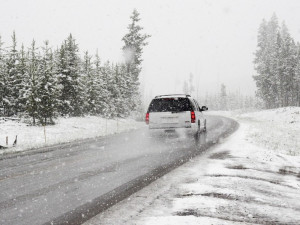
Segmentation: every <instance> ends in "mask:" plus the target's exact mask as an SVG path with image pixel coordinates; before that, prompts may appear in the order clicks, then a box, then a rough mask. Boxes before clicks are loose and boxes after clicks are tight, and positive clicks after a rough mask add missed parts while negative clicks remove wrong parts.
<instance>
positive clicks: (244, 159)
mask: <svg viewBox="0 0 300 225" xmlns="http://www.w3.org/2000/svg"><path fill="white" fill-rule="evenodd" d="M225 113H226V112H224V113H223V115H224V114H225ZM217 114H222V112H217ZM226 114H227V115H228V116H232V115H231V114H229V113H228V112H227V113H226ZM234 117H235V119H237V120H238V121H239V123H240V127H239V129H238V130H237V132H235V133H234V134H233V135H232V136H230V137H228V138H226V139H224V142H223V143H221V144H219V145H217V146H215V147H213V148H211V149H209V151H206V152H204V153H203V154H201V155H200V156H198V157H195V158H193V159H192V160H190V162H187V163H186V164H184V165H182V166H180V167H178V168H177V169H175V170H173V171H172V172H170V173H168V174H166V175H165V176H163V177H162V178H160V179H158V180H156V181H155V182H153V183H152V184H150V185H149V186H147V187H145V188H144V189H143V190H141V191H139V192H137V193H135V194H134V195H132V196H130V197H129V198H127V199H126V200H124V201H122V202H120V203H118V204H116V205H114V206H113V207H111V208H110V209H108V210H107V211H105V212H104V213H102V214H99V215H98V216H96V217H94V218H92V219H91V220H89V221H88V222H86V223H85V225H119V224H125V225H132V224H135V225H157V224H159V225H177V224H178V225H184V224H188V225H194V224H195V225H196V224H197V225H198V224H214V225H216V224H220V225H224V224H300V201H299V199H300V158H299V156H300V142H297V140H298V139H299V130H300V126H299V122H300V108H299V107H298V108H297V107H295V108H283V109H276V110H269V111H262V112H257V113H249V114H244V115H241V116H234ZM291 131H294V132H295V133H292V134H294V135H295V136H294V135H289V133H290V132H291ZM297 133H298V136H297V135H296V134H297ZM287 137H288V138H287Z"/></svg>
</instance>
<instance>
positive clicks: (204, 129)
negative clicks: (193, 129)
mask: <svg viewBox="0 0 300 225" xmlns="http://www.w3.org/2000/svg"><path fill="white" fill-rule="evenodd" d="M203 131H204V132H206V119H205V120H204V128H203Z"/></svg>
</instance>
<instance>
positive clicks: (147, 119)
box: [146, 113, 149, 124]
mask: <svg viewBox="0 0 300 225" xmlns="http://www.w3.org/2000/svg"><path fill="white" fill-rule="evenodd" d="M146 124H149V113H146Z"/></svg>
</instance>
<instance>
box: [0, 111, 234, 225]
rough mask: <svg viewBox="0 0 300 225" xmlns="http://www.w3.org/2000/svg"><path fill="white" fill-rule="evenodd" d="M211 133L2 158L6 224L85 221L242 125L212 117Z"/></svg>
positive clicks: (138, 133)
mask: <svg viewBox="0 0 300 225" xmlns="http://www.w3.org/2000/svg"><path fill="white" fill-rule="evenodd" d="M207 121H208V122H207V128H208V131H207V133H202V134H201V135H200V136H198V137H194V136H193V135H185V134H183V133H164V132H156V133H155V134H149V131H148V129H146V128H143V129H138V130H135V131H132V132H128V133H122V134H118V135H113V136H110V137H107V138H101V139H95V140H93V139H91V140H89V141H84V142H81V143H77V144H69V145H62V146H57V147H55V148H47V149H41V150H38V151H33V152H30V153H29V154H21V155H11V156H4V157H2V158H0V224H10V225H11V224H81V223H83V222H85V221H86V220H88V219H90V218H91V217H93V216H95V215H97V214H98V213H100V212H102V211H103V210H105V209H107V208H108V207H110V206H111V205H113V204H115V203H116V202H118V201H121V200H123V199H124V198H126V197H128V196H129V195H131V194H132V193H134V192H136V191H138V190H140V189H141V188H143V187H145V186H146V185H148V184H149V183H151V182H152V181H154V180H155V179H157V178H159V177H161V176H162V175H164V174H166V173H167V172H169V171H170V170H172V169H174V168H176V167H177V166H179V165H181V164H183V163H184V162H186V161H187V160H189V159H190V158H191V157H194V156H195V155H198V154H201V152H203V151H204V150H206V149H208V148H209V147H210V146H212V145H213V144H215V143H217V142H218V140H219V139H220V138H222V137H225V136H228V135H229V134H231V133H232V132H234V131H235V130H236V128H237V127H238V124H237V122H235V121H233V120H231V119H228V118H225V117H216V116H208V117H207Z"/></svg>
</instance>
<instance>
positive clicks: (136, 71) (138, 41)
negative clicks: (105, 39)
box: [122, 9, 150, 111]
mask: <svg viewBox="0 0 300 225" xmlns="http://www.w3.org/2000/svg"><path fill="white" fill-rule="evenodd" d="M139 15H140V14H139V13H138V11H137V10H136V9H134V10H133V13H132V15H131V17H130V19H131V23H130V24H129V26H128V33H127V34H126V35H125V36H124V37H123V38H122V40H123V41H124V46H123V48H122V49H123V52H124V56H125V63H126V67H127V76H128V77H130V79H129V80H128V84H129V85H130V87H129V88H130V90H131V95H130V96H128V98H129V99H130V102H129V105H130V107H131V110H132V111H134V110H136V109H137V107H138V105H139V104H141V100H140V99H139V75H140V72H141V70H142V66H141V64H142V61H143V59H142V53H143V48H144V47H145V46H146V45H147V44H148V43H147V42H146V39H147V38H149V37H150V35H148V34H142V33H141V31H142V30H143V28H142V27H141V26H140V25H138V22H139V21H140V18H139Z"/></svg>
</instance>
